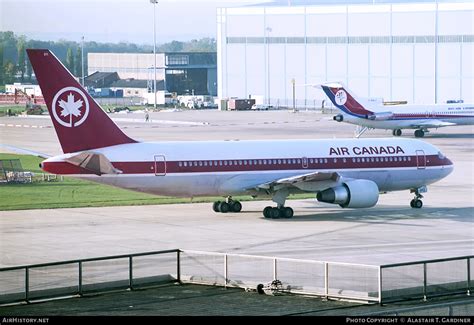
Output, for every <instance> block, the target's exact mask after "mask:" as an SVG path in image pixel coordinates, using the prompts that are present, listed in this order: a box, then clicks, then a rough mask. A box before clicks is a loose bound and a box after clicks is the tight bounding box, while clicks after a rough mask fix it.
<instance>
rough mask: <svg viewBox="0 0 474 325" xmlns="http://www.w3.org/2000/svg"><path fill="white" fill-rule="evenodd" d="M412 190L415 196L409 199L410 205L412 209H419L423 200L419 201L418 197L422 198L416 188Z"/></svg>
mask: <svg viewBox="0 0 474 325" xmlns="http://www.w3.org/2000/svg"><path fill="white" fill-rule="evenodd" d="M414 192H415V198H414V199H413V200H411V201H410V206H411V207H412V208H414V209H421V207H422V206H423V201H421V200H420V199H422V198H423V195H421V194H420V192H419V190H418V189H416V190H415V191H414Z"/></svg>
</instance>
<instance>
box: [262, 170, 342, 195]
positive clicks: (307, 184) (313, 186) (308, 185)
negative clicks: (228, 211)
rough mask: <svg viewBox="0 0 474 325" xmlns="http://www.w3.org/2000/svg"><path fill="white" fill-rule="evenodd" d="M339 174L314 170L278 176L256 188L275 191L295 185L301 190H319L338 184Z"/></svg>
mask: <svg viewBox="0 0 474 325" xmlns="http://www.w3.org/2000/svg"><path fill="white" fill-rule="evenodd" d="M340 178H341V177H340V175H339V174H338V173H335V172H314V173H308V174H302V175H296V176H292V177H286V178H280V179H276V180H274V181H271V182H268V183H264V184H260V185H258V186H257V187H256V188H257V189H262V190H267V191H277V190H279V189H282V188H285V187H297V188H299V189H301V190H303V191H319V190H322V189H326V188H328V187H331V186H334V185H336V184H339V182H340Z"/></svg>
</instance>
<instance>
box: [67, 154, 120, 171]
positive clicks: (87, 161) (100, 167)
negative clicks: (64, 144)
mask: <svg viewBox="0 0 474 325" xmlns="http://www.w3.org/2000/svg"><path fill="white" fill-rule="evenodd" d="M65 161H67V162H68V163H70V164H73V165H74V166H79V167H81V168H84V169H87V170H89V171H91V172H93V173H94V174H96V175H103V174H121V173H122V171H121V170H118V169H116V168H115V167H114V166H113V165H112V163H111V162H110V160H108V159H107V157H105V156H104V155H103V154H101V153H96V152H91V151H84V152H81V153H79V154H77V155H73V156H71V157H69V158H66V159H65Z"/></svg>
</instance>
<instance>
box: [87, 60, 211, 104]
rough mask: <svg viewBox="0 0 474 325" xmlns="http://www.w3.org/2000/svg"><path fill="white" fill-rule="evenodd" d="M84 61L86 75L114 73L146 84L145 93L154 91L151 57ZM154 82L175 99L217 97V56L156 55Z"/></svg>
mask: <svg viewBox="0 0 474 325" xmlns="http://www.w3.org/2000/svg"><path fill="white" fill-rule="evenodd" d="M87 60H88V75H92V74H94V73H96V72H99V73H101V72H104V73H114V72H116V73H117V74H118V76H119V78H120V79H123V80H128V81H129V82H130V81H134V83H135V84H137V85H138V84H140V85H142V86H143V85H144V84H146V86H147V88H148V92H152V91H153V80H154V78H155V70H154V69H153V67H154V65H155V60H154V56H153V53H88V55H87ZM156 80H157V84H159V85H160V87H161V88H162V89H163V88H165V89H166V91H167V92H170V93H176V94H177V95H186V94H188V95H209V96H216V95H217V58H216V53H215V52H182V53H181V52H180V53H157V54H156ZM143 87H144V86H143Z"/></svg>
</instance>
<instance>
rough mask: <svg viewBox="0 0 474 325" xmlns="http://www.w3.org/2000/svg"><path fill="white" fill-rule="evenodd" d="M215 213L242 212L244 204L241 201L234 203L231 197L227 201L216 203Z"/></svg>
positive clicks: (213, 207) (214, 205) (213, 206)
mask: <svg viewBox="0 0 474 325" xmlns="http://www.w3.org/2000/svg"><path fill="white" fill-rule="evenodd" d="M212 209H213V210H214V212H221V213H227V212H240V211H241V210H242V204H241V203H240V202H239V201H234V200H232V198H231V197H230V196H229V197H228V198H226V200H225V201H216V202H214V204H213V205H212Z"/></svg>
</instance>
